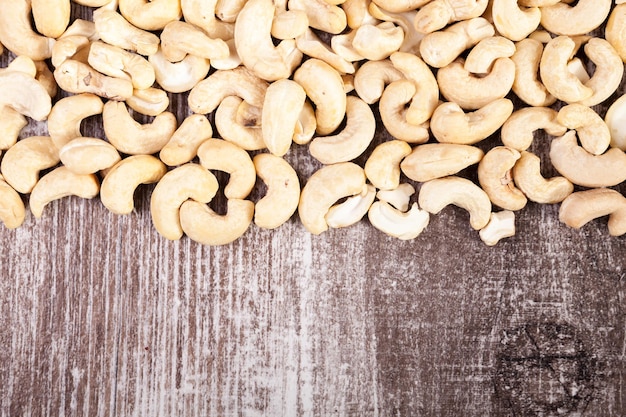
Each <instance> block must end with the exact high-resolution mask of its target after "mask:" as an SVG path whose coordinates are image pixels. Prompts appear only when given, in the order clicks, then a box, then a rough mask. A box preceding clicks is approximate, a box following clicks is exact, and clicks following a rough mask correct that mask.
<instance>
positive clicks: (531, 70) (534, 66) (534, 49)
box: [511, 38, 556, 107]
mask: <svg viewBox="0 0 626 417" xmlns="http://www.w3.org/2000/svg"><path fill="white" fill-rule="evenodd" d="M515 49H516V51H515V53H514V54H513V55H512V56H511V59H512V60H513V62H514V63H515V80H514V81H513V87H512V89H513V92H514V93H515V94H516V95H517V96H518V97H519V98H520V99H521V100H522V101H524V102H525V103H527V104H530V105H531V106H536V107H544V106H550V105H552V104H553V103H554V102H555V101H556V97H554V96H553V95H552V94H550V93H549V92H548V89H547V88H546V87H545V86H544V85H543V83H542V82H541V80H539V78H538V74H539V63H540V62H541V57H542V55H543V44H542V43H541V42H539V41H538V40H535V39H530V38H527V39H524V40H521V41H519V42H517V43H516V44H515Z"/></svg>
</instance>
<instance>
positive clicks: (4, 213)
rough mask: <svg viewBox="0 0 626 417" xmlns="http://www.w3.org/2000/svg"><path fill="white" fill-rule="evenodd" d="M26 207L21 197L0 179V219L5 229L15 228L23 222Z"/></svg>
mask: <svg viewBox="0 0 626 417" xmlns="http://www.w3.org/2000/svg"><path fill="white" fill-rule="evenodd" d="M25 218H26V208H25V207H24V202H23V201H22V197H21V196H20V195H19V194H18V193H17V191H15V190H14V189H13V187H11V186H10V185H9V184H7V183H6V181H4V180H3V179H0V220H2V223H4V226H5V227H6V228H7V229H17V228H18V227H20V226H21V225H22V223H24V219H25Z"/></svg>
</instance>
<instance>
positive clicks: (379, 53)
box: [352, 22, 404, 61]
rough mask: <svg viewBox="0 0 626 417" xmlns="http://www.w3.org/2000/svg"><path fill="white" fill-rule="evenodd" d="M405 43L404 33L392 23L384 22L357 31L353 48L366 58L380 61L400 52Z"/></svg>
mask: <svg viewBox="0 0 626 417" xmlns="http://www.w3.org/2000/svg"><path fill="white" fill-rule="evenodd" d="M403 42H404V31H403V30H402V29H401V28H400V27H398V26H396V25H394V24H393V23H392V22H383V23H379V24H378V25H363V26H361V27H360V28H358V29H356V34H355V35H354V39H353V40H352V46H354V49H356V51H357V52H358V53H359V54H360V55H361V56H363V57H364V58H366V59H369V60H371V61H378V60H381V59H385V58H387V57H388V56H389V55H391V54H392V53H394V52H396V51H398V50H400V47H401V46H402V43H403Z"/></svg>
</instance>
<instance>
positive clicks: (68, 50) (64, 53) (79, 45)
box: [51, 35, 91, 68]
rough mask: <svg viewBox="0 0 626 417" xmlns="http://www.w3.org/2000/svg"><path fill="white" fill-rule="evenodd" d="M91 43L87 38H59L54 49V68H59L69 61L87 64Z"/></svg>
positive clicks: (74, 36)
mask: <svg viewBox="0 0 626 417" xmlns="http://www.w3.org/2000/svg"><path fill="white" fill-rule="evenodd" d="M90 48H91V41H90V40H89V38H88V37H87V36H82V35H72V36H64V37H62V38H59V40H57V41H56V43H55V44H54V46H53V47H52V59H51V62H52V66H53V67H55V68H57V67H59V66H60V65H61V64H62V63H63V62H65V61H67V60H68V59H73V60H75V61H80V62H85V63H86V62H87V58H88V55H89V49H90Z"/></svg>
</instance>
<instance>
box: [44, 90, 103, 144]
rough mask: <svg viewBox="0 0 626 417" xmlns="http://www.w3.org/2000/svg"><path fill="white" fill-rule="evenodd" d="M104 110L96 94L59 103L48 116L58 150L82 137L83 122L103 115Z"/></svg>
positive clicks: (86, 94) (62, 100) (71, 97)
mask: <svg viewBox="0 0 626 417" xmlns="http://www.w3.org/2000/svg"><path fill="white" fill-rule="evenodd" d="M103 109H104V103H102V99H101V98H100V97H98V96H97V95H95V94H89V93H85V94H77V95H74V96H69V97H65V98H62V99H61V100H59V101H57V102H56V104H55V105H54V107H52V110H51V111H50V116H48V133H49V134H50V138H51V139H52V142H54V145H55V146H56V147H57V149H61V148H62V147H63V146H64V145H65V144H67V143H68V142H69V141H71V140H72V139H74V138H77V137H80V136H82V133H81V131H80V127H81V123H82V121H83V120H84V119H86V118H87V117H90V116H94V115H96V114H101V113H102V110H103Z"/></svg>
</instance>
